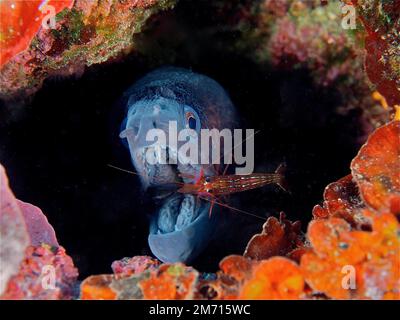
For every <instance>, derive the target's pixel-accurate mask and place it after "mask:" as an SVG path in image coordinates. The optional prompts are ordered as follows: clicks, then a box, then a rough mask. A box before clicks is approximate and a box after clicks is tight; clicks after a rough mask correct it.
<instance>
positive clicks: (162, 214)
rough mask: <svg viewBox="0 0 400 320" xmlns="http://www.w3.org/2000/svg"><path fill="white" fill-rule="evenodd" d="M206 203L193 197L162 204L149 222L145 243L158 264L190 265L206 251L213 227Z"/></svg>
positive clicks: (173, 198)
mask: <svg viewBox="0 0 400 320" xmlns="http://www.w3.org/2000/svg"><path fill="white" fill-rule="evenodd" d="M209 208H210V203H208V202H206V201H203V200H201V201H197V200H196V198H195V196H193V195H182V194H174V195H171V196H170V197H168V198H167V199H165V200H164V201H163V204H162V206H161V208H160V209H159V210H158V211H157V212H156V213H155V214H154V215H153V217H152V219H151V221H150V234H149V237H148V243H149V246H150V249H151V251H152V253H153V254H154V255H155V256H156V257H157V258H158V259H160V260H161V261H162V262H167V263H174V262H184V263H191V262H192V261H193V260H194V259H195V258H196V257H197V256H198V255H199V254H200V253H201V252H202V251H203V250H204V248H205V247H206V245H207V244H208V242H209V240H210V239H211V238H212V236H213V233H214V231H215V227H216V225H217V223H216V222H217V215H216V214H213V215H212V216H211V217H210V216H209Z"/></svg>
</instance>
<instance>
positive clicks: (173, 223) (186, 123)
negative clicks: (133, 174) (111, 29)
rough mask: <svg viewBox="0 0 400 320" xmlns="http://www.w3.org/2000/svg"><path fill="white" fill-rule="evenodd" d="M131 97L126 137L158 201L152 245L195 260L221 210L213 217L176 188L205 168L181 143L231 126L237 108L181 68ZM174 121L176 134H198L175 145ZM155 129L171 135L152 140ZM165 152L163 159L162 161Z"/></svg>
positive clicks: (160, 252) (163, 255)
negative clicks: (202, 131)
mask: <svg viewBox="0 0 400 320" xmlns="http://www.w3.org/2000/svg"><path fill="white" fill-rule="evenodd" d="M213 95H214V96H215V97H213ZM127 101H128V102H127V116H126V119H125V120H124V122H123V124H122V133H121V138H124V139H125V138H126V139H127V140H126V141H127V145H128V147H129V151H130V156H131V159H132V163H133V165H134V167H135V170H136V171H137V173H138V174H139V176H140V178H141V182H142V186H143V188H144V190H145V191H147V192H149V193H151V194H152V195H153V197H154V199H155V200H156V202H157V203H158V204H159V207H158V209H157V210H156V212H154V213H153V214H152V216H151V220H150V232H149V238H148V242H149V246H150V249H151V251H152V252H153V254H154V255H155V256H156V257H157V258H159V259H160V260H161V261H163V262H185V263H190V262H191V261H193V260H194V259H195V258H196V257H197V256H198V255H199V254H200V253H201V252H202V251H203V250H204V248H205V246H206V245H207V244H208V242H209V240H210V238H212V236H213V233H214V232H215V230H216V228H217V226H218V212H217V211H218V208H214V209H213V214H212V216H211V217H209V209H210V203H209V202H207V201H204V200H199V199H196V196H194V195H190V194H180V193H177V192H176V190H177V189H178V188H179V187H180V186H181V185H182V183H193V178H191V177H190V176H192V177H197V176H198V175H199V174H200V170H201V168H202V165H200V164H190V163H188V161H185V160H187V158H185V157H187V154H186V152H182V151H181V148H180V147H181V146H182V144H184V143H187V142H188V141H189V142H190V143H193V144H195V145H196V146H200V142H199V141H198V139H199V138H198V137H199V136H200V129H201V128H213V127H216V128H219V127H221V126H222V125H225V126H228V127H229V126H230V125H231V124H232V121H231V120H227V121H222V120H221V119H223V118H225V117H229V116H231V117H232V118H235V117H236V116H235V113H234V109H233V106H232V104H231V103H230V100H229V98H228V97H227V95H226V93H225V92H224V91H223V89H222V88H221V87H220V86H219V85H218V84H217V83H216V82H215V81H213V80H211V79H210V78H208V77H205V76H201V75H198V74H195V73H192V72H191V71H188V70H185V69H177V68H164V69H159V70H157V71H154V72H152V73H150V74H148V75H147V76H145V77H144V78H143V79H141V80H139V81H138V82H137V83H136V84H135V85H134V86H133V87H132V88H131V89H130V90H128V92H127ZM171 123H173V124H174V126H175V128H174V132H172V136H175V137H176V132H178V133H179V132H181V130H183V129H192V130H195V131H196V132H197V133H198V135H193V136H191V137H190V138H189V140H187V141H185V142H179V141H178V142H177V143H176V144H175V143H171V141H170V139H169V135H170V131H171V127H170V125H171ZM151 129H157V130H162V132H163V133H164V134H165V136H166V137H167V139H157V138H154V139H149V136H148V133H149V132H151ZM175 130H176V131H175ZM153 132H154V131H153ZM161 155H162V156H163V157H164V158H163V160H164V161H160V160H161V159H160V157H161ZM149 158H150V159H151V158H152V159H153V161H152V162H150V161H149ZM165 160H166V162H165ZM160 162H161V163H160ZM212 168H213V167H212V166H210V165H206V166H203V171H204V172H205V174H206V175H213V174H214V171H213V169H212Z"/></svg>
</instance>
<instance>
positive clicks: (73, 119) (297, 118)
mask: <svg viewBox="0 0 400 320" xmlns="http://www.w3.org/2000/svg"><path fill="white" fill-rule="evenodd" d="M209 9H210V8H207V4H205V3H203V1H200V2H199V5H198V6H197V7H193V5H192V4H191V5H190V6H189V5H188V4H187V3H185V2H182V3H181V4H180V5H178V6H177V7H176V8H175V10H174V12H169V13H168V12H167V13H163V14H162V15H161V16H159V17H158V18H155V19H152V20H153V21H152V22H151V23H150V24H149V28H148V30H147V31H146V32H145V33H144V34H143V35H141V36H140V39H138V41H139V42H140V43H142V45H143V48H145V50H142V51H141V52H136V53H133V54H131V55H130V56H128V57H125V58H124V59H121V60H119V61H113V62H110V63H107V64H103V65H101V66H93V67H90V68H88V69H87V70H86V72H85V73H84V75H83V76H81V77H68V78H52V79H48V80H47V81H46V82H45V83H44V86H43V88H42V89H41V90H40V91H39V92H38V93H37V94H36V95H35V96H34V97H33V98H32V99H31V100H29V101H27V102H26V101H25V105H24V106H22V107H21V106H20V105H21V102H18V103H17V102H7V103H6V102H4V101H2V102H1V106H0V108H1V109H2V112H1V113H0V114H1V118H0V162H1V163H2V164H3V165H4V166H5V168H6V170H7V173H8V176H9V179H10V183H11V187H12V189H13V191H14V193H15V195H16V196H17V197H18V198H19V199H21V200H23V201H26V202H30V203H32V204H34V205H37V206H39V207H40V208H41V209H42V210H43V212H44V213H45V214H46V215H47V217H48V219H49V221H50V223H51V224H52V225H53V227H54V229H55V230H56V234H57V237H58V240H59V243H60V244H61V245H62V246H64V247H65V248H66V250H67V253H68V254H69V255H71V256H72V258H73V260H74V262H75V264H76V266H77V267H78V268H79V271H80V277H81V278H85V277H86V276H88V275H90V274H96V273H110V272H111V268H110V265H111V263H112V262H113V261H114V260H116V259H121V258H123V257H125V256H129V257H130V256H134V255H141V254H151V252H150V250H149V248H148V245H147V235H148V223H147V219H146V215H147V214H149V213H151V211H152V209H153V208H152V203H151V202H150V201H149V200H148V199H147V198H146V197H145V196H144V195H143V194H142V193H141V190H140V185H139V179H138V177H136V176H132V175H129V174H126V173H122V172H119V171H116V170H113V169H110V168H108V167H107V164H109V163H110V164H114V165H117V166H119V167H123V168H126V169H131V168H132V166H131V164H130V160H129V153H128V151H127V150H126V149H125V148H124V147H123V146H122V144H121V142H120V140H119V138H118V134H119V126H120V123H121V121H122V118H123V116H124V114H123V106H122V105H121V103H120V101H119V99H120V97H121V95H122V94H123V92H124V91H125V90H126V89H127V88H128V87H129V86H130V85H131V84H132V83H133V82H134V81H135V80H136V79H138V78H139V77H141V76H143V75H144V74H145V73H147V72H148V71H150V70H152V69H154V68H155V67H157V66H161V65H164V64H168V63H169V62H171V60H173V61H172V62H173V63H174V65H177V66H180V67H187V68H192V69H193V70H194V71H196V72H200V73H204V74H206V75H208V76H210V77H212V78H214V79H215V80H217V81H218V82H219V83H221V84H222V86H223V87H224V88H225V89H226V90H227V91H228V93H229V94H230V96H231V98H232V100H233V102H234V104H235V105H236V107H237V109H238V111H239V113H240V115H241V118H242V120H243V128H254V129H256V130H261V131H260V133H258V134H257V135H256V139H255V143H256V145H255V151H256V160H255V163H256V170H255V171H257V172H272V171H274V170H275V169H276V167H277V166H278V164H279V163H281V162H283V161H285V162H286V164H287V167H288V173H287V175H288V181H289V184H290V189H291V194H289V193H285V192H283V191H281V190H280V189H279V188H277V187H274V186H268V187H265V188H263V189H258V190H254V191H249V192H246V194H245V195H238V196H235V197H233V199H232V203H234V204H235V206H237V207H238V208H240V209H243V210H246V211H249V212H252V213H255V214H257V215H261V216H267V215H275V216H278V214H279V212H280V211H284V212H285V213H286V215H287V217H288V218H289V219H291V220H297V219H299V220H301V221H302V222H303V226H306V224H307V222H308V221H309V220H310V218H311V210H312V208H313V206H314V205H315V204H317V203H319V202H320V201H321V199H322V193H323V190H324V187H325V186H326V185H327V184H328V183H330V182H333V181H335V180H337V179H338V178H340V177H342V176H344V175H346V174H348V173H349V164H350V161H351V159H352V158H353V157H354V156H355V155H356V152H357V150H358V148H359V145H358V144H357V143H355V142H354V141H356V140H357V139H358V138H359V136H360V133H359V132H358V131H357V129H356V128H357V127H358V126H357V124H356V123H357V121H358V117H359V115H358V114H357V113H356V112H354V113H350V114H348V115H346V116H340V115H338V114H337V113H336V112H335V110H336V107H337V106H339V105H340V103H341V100H340V99H341V97H340V95H339V94H338V93H337V92H336V91H335V88H326V89H321V88H316V87H315V86H314V85H313V81H312V80H311V77H310V75H309V71H308V70H298V71H296V72H282V71H278V70H272V69H271V68H269V66H268V65H262V66H261V65H259V64H255V63H254V62H252V61H251V60H249V59H247V58H246V56H244V55H243V54H240V53H232V52H231V51H230V52H229V54H227V52H225V51H224V48H223V47H224V45H223V44H224V43H229V42H230V41H233V40H234V36H235V35H234V34H228V35H226V34H222V35H218V36H212V38H211V39H210V38H209V37H208V36H207V33H201V32H199V31H198V30H201V29H202V28H203V29H205V28H209V27H210V26H212V27H215V28H218V21H214V20H213V19H212V18H211V17H212V16H213V15H212V13H210V12H209ZM188 12H190V13H191V15H190V16H189V15H188ZM221 44H222V45H221ZM160 48H162V49H160ZM139 51H140V50H139ZM171 57H173V58H171ZM18 105H19V107H18ZM5 110H6V111H5ZM11 110H12V112H11ZM225 219H238V221H240V225H241V226H243V228H239V229H232V231H231V233H230V234H222V235H220V236H221V237H222V239H225V240H227V239H230V238H234V239H236V240H238V239H239V240H240V241H236V242H235V243H233V242H231V241H223V240H221V238H220V240H215V241H213V242H212V243H211V244H210V246H209V248H208V249H207V250H206V252H205V253H204V254H203V255H201V256H200V257H199V258H198V259H197V261H196V262H195V263H194V266H195V267H197V268H199V269H200V270H201V271H215V270H216V267H217V263H218V261H219V260H220V259H221V258H222V257H223V256H226V255H227V254H229V253H242V252H243V249H244V245H245V243H246V242H247V241H248V240H249V237H250V235H251V234H252V232H253V231H255V230H260V228H261V225H262V223H263V222H262V221H261V220H257V219H254V218H251V217H238V214H237V213H232V212H230V213H227V214H225ZM243 221H244V223H245V224H243ZM246 226H248V227H249V228H246ZM249 230H251V232H250V231H249ZM229 243H231V244H229Z"/></svg>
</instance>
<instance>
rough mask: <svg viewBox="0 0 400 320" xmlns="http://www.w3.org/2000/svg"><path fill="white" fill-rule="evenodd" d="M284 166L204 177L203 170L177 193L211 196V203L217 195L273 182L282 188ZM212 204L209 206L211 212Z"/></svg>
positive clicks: (225, 194)
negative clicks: (248, 172)
mask: <svg viewBox="0 0 400 320" xmlns="http://www.w3.org/2000/svg"><path fill="white" fill-rule="evenodd" d="M283 172H284V166H283V165H280V166H279V167H278V169H277V170H276V171H275V172H274V173H252V174H249V175H218V176H211V177H205V176H204V172H203V171H201V172H200V176H199V177H198V178H197V179H196V180H195V182H194V183H189V184H188V183H186V184H183V185H182V186H181V188H180V189H178V192H179V193H185V194H193V195H197V196H199V197H200V198H203V199H204V198H207V199H209V198H211V203H212V205H213V204H214V203H217V204H221V203H218V202H217V201H216V200H218V197H219V196H227V195H230V194H232V193H238V192H243V191H247V190H252V189H257V188H261V187H264V186H266V185H268V184H271V183H275V184H277V185H278V186H280V187H281V188H282V189H283V190H286V188H285V179H284V175H283ZM211 210H212V206H211V208H210V214H211Z"/></svg>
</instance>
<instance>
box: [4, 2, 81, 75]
mask: <svg viewBox="0 0 400 320" xmlns="http://www.w3.org/2000/svg"><path fill="white" fill-rule="evenodd" d="M46 2H47V3H46V4H47V6H46V5H45V4H44V2H43V1H42V0H30V1H18V0H4V1H1V2H0V35H1V37H0V43H1V51H0V68H1V67H2V66H3V65H4V64H5V63H6V62H7V61H9V60H10V59H11V58H12V57H14V56H15V55H16V54H18V53H20V52H21V51H23V50H25V49H27V47H28V45H29V44H30V43H31V41H32V39H33V37H34V36H35V34H36V33H37V31H38V30H39V27H40V26H41V25H42V22H43V20H45V21H44V22H46V23H47V22H48V13H50V12H49V11H48V8H49V6H51V7H52V8H54V13H55V14H56V13H58V12H60V11H61V10H63V9H64V8H69V7H70V6H71V5H72V3H73V2H74V0H49V1H46Z"/></svg>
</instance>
